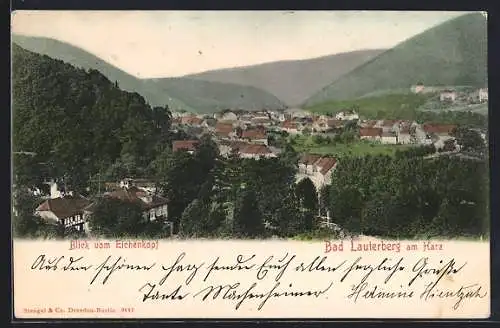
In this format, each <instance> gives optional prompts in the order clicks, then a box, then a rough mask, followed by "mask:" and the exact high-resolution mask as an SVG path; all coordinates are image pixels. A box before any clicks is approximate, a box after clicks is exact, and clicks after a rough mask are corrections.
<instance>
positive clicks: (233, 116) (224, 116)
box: [220, 112, 238, 121]
mask: <svg viewBox="0 0 500 328" xmlns="http://www.w3.org/2000/svg"><path fill="white" fill-rule="evenodd" d="M220 119H221V120H222V121H237V120H238V116H237V115H236V114H235V113H233V112H226V113H224V114H222V116H221V117H220Z"/></svg>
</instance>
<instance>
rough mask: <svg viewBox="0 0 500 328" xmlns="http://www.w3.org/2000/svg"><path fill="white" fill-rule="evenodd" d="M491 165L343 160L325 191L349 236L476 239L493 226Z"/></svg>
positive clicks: (329, 206) (455, 160)
mask: <svg viewBox="0 0 500 328" xmlns="http://www.w3.org/2000/svg"><path fill="white" fill-rule="evenodd" d="M488 180H489V175H488V165H487V163H486V162H484V161H473V160H461V159H459V158H452V157H438V158H433V159H424V158H423V157H415V156H411V155H410V156H408V157H405V156H400V157H399V158H397V157H396V158H394V157H389V156H366V157H364V158H345V159H343V160H342V161H341V162H340V163H339V167H338V168H337V170H336V171H335V172H334V175H333V178H332V185H331V186H329V187H327V188H325V189H324V190H322V197H323V199H324V202H323V203H324V204H325V209H329V210H330V212H331V214H332V216H333V220H334V221H335V222H336V223H338V224H340V225H341V226H344V227H345V228H346V229H348V230H349V231H351V232H356V233H362V234H367V235H376V236H384V237H391V238H408V237H415V236H421V237H428V236H450V237H451V236H454V237H456V236H477V235H481V234H487V232H488V229H489V228H488V224H489V211H488V198H489V190H488V188H489V187H488V186H489V181H488Z"/></svg>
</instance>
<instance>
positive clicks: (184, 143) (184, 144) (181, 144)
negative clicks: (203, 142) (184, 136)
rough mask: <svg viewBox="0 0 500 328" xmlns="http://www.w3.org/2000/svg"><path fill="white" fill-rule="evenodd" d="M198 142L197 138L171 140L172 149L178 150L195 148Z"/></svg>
mask: <svg viewBox="0 0 500 328" xmlns="http://www.w3.org/2000/svg"><path fill="white" fill-rule="evenodd" d="M199 143H200V142H199V141H198V140H176V141H174V142H172V150H173V151H178V150H181V149H185V150H195V149H196V146H198V144H199Z"/></svg>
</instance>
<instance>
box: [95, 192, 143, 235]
mask: <svg viewBox="0 0 500 328" xmlns="http://www.w3.org/2000/svg"><path fill="white" fill-rule="evenodd" d="M147 224H148V221H147V219H145V218H144V216H143V210H142V208H141V205H140V204H138V203H135V202H130V201H122V200H119V199H114V198H103V199H100V200H99V201H98V203H97V205H96V207H95V210H94V212H93V213H92V214H91V216H90V218H89V226H90V229H91V230H92V232H94V233H96V234H97V235H102V236H104V237H125V236H138V235H140V234H142V233H143V232H144V230H145V229H146V226H147Z"/></svg>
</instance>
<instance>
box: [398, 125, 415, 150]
mask: <svg viewBox="0 0 500 328" xmlns="http://www.w3.org/2000/svg"><path fill="white" fill-rule="evenodd" d="M396 135H397V143H398V144H402V145H407V144H411V143H412V136H411V133H410V126H409V125H404V126H401V127H400V128H399V129H398V131H397V134H396Z"/></svg>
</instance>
